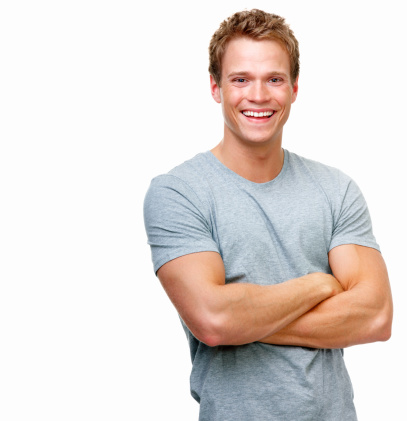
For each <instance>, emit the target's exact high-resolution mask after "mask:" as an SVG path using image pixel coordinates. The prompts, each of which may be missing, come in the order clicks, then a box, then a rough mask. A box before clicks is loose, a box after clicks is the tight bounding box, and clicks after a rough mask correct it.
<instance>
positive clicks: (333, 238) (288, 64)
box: [145, 10, 392, 421]
mask: <svg viewBox="0 0 407 421" xmlns="http://www.w3.org/2000/svg"><path fill="white" fill-rule="evenodd" d="M209 52H210V67H209V71H210V84H211V92H212V96H213V98H214V99H215V101H216V102H218V103H220V104H221V105H222V111H223V116H224V137H223V139H222V141H221V142H220V143H219V144H218V145H217V146H216V147H215V148H214V149H212V150H211V151H209V152H206V153H203V154H199V155H197V156H196V157H194V158H193V159H191V160H189V161H187V162H185V163H183V164H182V165H180V166H179V167H176V168H175V169H173V170H172V171H170V172H169V173H168V174H166V175H162V176H159V177H157V178H155V179H154V180H153V181H152V184H151V187H150V189H149V191H148V193H147V196H146V199H145V223H146V229H147V234H148V239H149V244H150V245H151V249H152V256H153V262H154V269H155V271H156V273H157V275H158V277H159V279H160V281H161V283H162V285H163V287H164V289H165V290H166V292H167V294H168V296H169V297H170V299H171V301H172V302H173V304H174V305H175V307H176V309H177V311H178V313H179V315H180V317H181V319H182V324H183V326H184V329H185V332H186V334H187V338H188V341H189V345H190V351H191V358H192V362H193V368H192V373H191V394H192V396H193V397H194V398H195V399H196V400H197V401H198V402H200V420H217V421H227V420H234V421H239V420H242V421H243V420H256V421H259V420H293V421H294V420H295V421H300V420H307V421H310V420H312V421H317V420H320V421H331V420H332V421H344V420H347V421H349V420H356V412H355V408H354V405H353V391H352V386H351V382H350V379H349V376H348V374H347V371H346V368H345V365H344V361H343V350H342V349H343V348H344V347H347V346H351V345H356V344H362V343H368V342H374V341H384V340H387V339H388V338H389V337H390V334H391V322H392V300H391V293H390V287H389V282H388V276H387V271H386V267H385V264H384V261H383V259H382V257H381V254H380V252H379V247H378V245H377V243H376V241H375V238H374V236H373V234H372V228H371V222H370V217H369V213H368V209H367V206H366V203H365V201H364V199H363V196H362V194H361V192H360V191H359V189H358V187H357V186H356V184H355V183H354V182H353V181H352V180H351V179H350V178H349V177H347V176H346V175H344V174H343V173H341V172H340V171H338V170H336V169H334V168H331V167H327V166H324V165H322V164H319V163H317V162H314V161H311V160H308V159H305V158H302V157H299V156H298V155H295V154H293V153H291V152H289V151H287V150H285V149H283V148H282V134H283V127H284V124H285V123H286V121H287V119H288V116H289V113H290V108H291V104H292V103H293V102H294V101H295V99H296V97H297V92H298V74H299V50H298V42H297V40H296V39H295V37H294V34H293V33H292V31H291V30H290V28H289V27H288V26H287V25H286V24H285V22H284V19H282V18H281V17H279V16H276V15H271V14H268V13H265V12H263V11H260V10H252V11H245V12H241V13H236V14H235V15H233V16H231V17H230V18H229V19H227V20H226V21H224V22H223V23H222V24H221V26H220V28H219V29H218V30H217V31H216V32H215V34H214V35H213V37H212V40H211V44H210V48H209Z"/></svg>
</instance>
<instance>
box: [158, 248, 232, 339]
mask: <svg viewBox="0 0 407 421" xmlns="http://www.w3.org/2000/svg"><path fill="white" fill-rule="evenodd" d="M157 276H158V278H159V279H160V282H161V284H162V286H163V288H164V289H165V291H166V293H167V295H168V297H169V298H170V300H171V301H172V303H173V304H174V306H175V308H176V309H177V311H178V313H179V315H180V317H181V318H182V320H183V321H184V322H185V324H186V325H187V326H188V328H189V329H190V330H191V331H192V333H193V334H194V335H195V336H196V337H198V339H199V337H200V336H204V335H205V334H206V332H204V330H205V329H207V326H210V321H209V320H208V319H209V317H210V314H211V312H212V310H213V307H214V306H216V300H215V297H216V289H217V288H219V287H220V286H222V285H224V284H225V269H224V265H223V261H222V258H221V257H220V255H219V254H218V253H216V252H199V253H191V254H187V255H184V256H181V257H178V258H176V259H173V260H171V261H169V262H167V263H166V264H164V265H163V266H161V268H160V269H159V270H158V271H157Z"/></svg>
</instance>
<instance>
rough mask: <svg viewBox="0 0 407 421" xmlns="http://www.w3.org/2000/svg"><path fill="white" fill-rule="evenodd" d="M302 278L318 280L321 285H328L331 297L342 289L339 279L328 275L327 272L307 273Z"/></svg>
mask: <svg viewBox="0 0 407 421" xmlns="http://www.w3.org/2000/svg"><path fill="white" fill-rule="evenodd" d="M302 278H303V279H307V280H310V281H314V282H320V283H321V285H323V286H327V287H329V288H330V290H331V294H332V297H333V296H334V295H337V294H340V293H341V292H343V291H344V289H343V287H342V285H341V284H340V283H339V281H338V280H337V279H336V278H335V277H334V276H332V275H329V274H328V273H323V272H314V273H309V274H308V275H305V276H303V277H302Z"/></svg>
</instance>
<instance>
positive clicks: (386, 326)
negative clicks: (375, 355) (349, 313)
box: [372, 309, 393, 342]
mask: <svg viewBox="0 0 407 421" xmlns="http://www.w3.org/2000/svg"><path fill="white" fill-rule="evenodd" d="M392 322H393V311H392V309H388V310H386V311H383V312H381V313H380V314H379V315H378V316H377V317H376V319H375V320H374V322H373V326H372V331H373V338H372V339H373V341H372V342H386V341H388V340H389V339H390V338H391V330H392Z"/></svg>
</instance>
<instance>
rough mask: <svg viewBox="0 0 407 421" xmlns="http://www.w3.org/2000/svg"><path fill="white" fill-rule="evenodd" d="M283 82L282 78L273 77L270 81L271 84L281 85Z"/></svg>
mask: <svg viewBox="0 0 407 421" xmlns="http://www.w3.org/2000/svg"><path fill="white" fill-rule="evenodd" d="M282 81H283V80H282V79H281V78H280V77H272V78H271V79H270V82H271V83H280V82H282Z"/></svg>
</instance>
